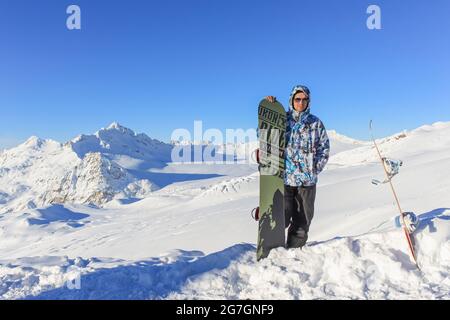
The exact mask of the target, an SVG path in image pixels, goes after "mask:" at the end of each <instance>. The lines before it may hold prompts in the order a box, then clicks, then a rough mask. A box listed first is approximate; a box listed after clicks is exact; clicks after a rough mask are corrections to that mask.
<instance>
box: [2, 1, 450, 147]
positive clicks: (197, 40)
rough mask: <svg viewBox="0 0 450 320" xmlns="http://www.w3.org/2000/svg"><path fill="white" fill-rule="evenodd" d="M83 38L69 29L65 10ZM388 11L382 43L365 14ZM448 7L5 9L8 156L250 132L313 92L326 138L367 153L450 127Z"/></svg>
mask: <svg viewBox="0 0 450 320" xmlns="http://www.w3.org/2000/svg"><path fill="white" fill-rule="evenodd" d="M70 4H77V5H79V6H80V7H81V10H82V30H80V31H69V30H68V29H67V28H66V18H67V16H68V15H67V14H66V8H67V6H68V5H70ZM370 4H377V5H379V6H380V7H381V14H382V16H381V19H382V30H372V31H371V30H368V29H367V27H366V19H367V17H368V15H367V14H366V9H367V7H368V6H369V5H370ZM449 13H450V1H448V0H434V1H412V0H410V1H400V0H398V1H394V0H389V1H379V0H374V1H365V0H345V1H334V0H333V1H332V0H330V1H323V0H319V1H318V0H314V1H313V0H311V1H304V0H283V1H275V0H270V1H269V0H245V1H244V0H178V1H174V0H158V1H157V0H149V1H144V0H141V1H138V0H128V1H122V0H114V1H106V0H102V1H100V0H71V1H64V0H40V1H24V0H0V110H1V112H0V148H1V147H6V146H11V145H13V144H15V143H16V142H19V141H21V140H24V139H26V138H27V137H29V136H30V135H37V136H39V137H42V138H52V139H56V140H59V141H66V140H68V139H70V138H72V137H74V136H75V135H77V134H78V133H92V132H95V131H96V130H98V129H99V128H101V127H104V126H107V125H108V124H109V123H111V122H112V121H118V122H120V123H121V124H123V125H125V126H127V127H130V128H132V129H134V130H136V131H138V132H145V133H147V134H148V135H150V136H151V137H154V138H158V139H161V140H164V141H168V140H169V138H170V134H171V132H172V130H173V129H175V128H187V129H192V128H193V121H194V120H203V121H204V127H205V128H219V129H221V130H224V129H225V128H244V129H248V128H252V127H255V125H256V109H257V104H258V102H259V100H260V98H261V97H263V96H264V95H269V94H271V95H275V96H277V97H278V99H279V100H280V101H281V102H282V103H283V104H284V105H285V107H287V99H288V94H289V91H290V89H291V88H292V86H293V85H295V84H300V83H301V84H306V85H308V86H309V87H310V88H311V91H312V112H313V113H314V114H316V115H318V116H319V117H320V118H321V119H322V120H323V121H324V123H325V125H326V127H327V128H328V129H336V130H337V131H338V132H341V133H343V134H346V135H349V136H352V137H355V138H360V139H367V138H368V134H367V126H368V121H369V119H370V118H373V119H374V121H375V124H376V128H377V135H379V136H382V135H387V134H392V133H395V132H398V131H401V130H403V129H413V128H415V127H417V126H420V125H422V124H425V123H432V122H435V121H450V59H449V58H450V37H449V31H450V19H449V18H448V15H449Z"/></svg>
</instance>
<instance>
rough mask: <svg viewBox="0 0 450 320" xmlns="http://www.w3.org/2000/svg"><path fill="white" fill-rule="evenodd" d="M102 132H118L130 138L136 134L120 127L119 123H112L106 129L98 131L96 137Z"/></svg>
mask: <svg viewBox="0 0 450 320" xmlns="http://www.w3.org/2000/svg"><path fill="white" fill-rule="evenodd" d="M103 131H117V132H120V133H122V134H127V135H130V136H136V132H134V131H133V130H131V129H129V128H127V127H124V126H122V125H121V124H120V123H118V122H116V121H114V122H113V123H111V124H110V125H109V126H108V127H107V128H106V129H104V128H103V129H101V130H100V131H98V132H96V135H97V136H98V135H99V134H101V132H103Z"/></svg>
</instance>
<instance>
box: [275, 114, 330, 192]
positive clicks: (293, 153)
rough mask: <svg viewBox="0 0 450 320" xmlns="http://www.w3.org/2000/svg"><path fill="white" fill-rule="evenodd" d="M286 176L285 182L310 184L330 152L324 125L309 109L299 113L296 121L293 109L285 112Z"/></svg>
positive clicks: (314, 179) (313, 182) (321, 168)
mask: <svg viewBox="0 0 450 320" xmlns="http://www.w3.org/2000/svg"><path fill="white" fill-rule="evenodd" d="M285 152H286V155H285V164H286V166H285V168H286V171H285V179H284V184H285V185H288V186H297V187H298V186H313V185H315V184H316V183H317V176H318V175H319V173H320V172H321V171H322V170H323V169H324V168H325V165H326V164H327V162H328V158H329V155H330V141H329V139H328V135H327V131H326V130H325V126H324V125H323V123H322V121H320V119H319V118H317V117H316V116H314V115H312V114H311V113H310V107H308V108H307V109H306V110H305V111H303V112H302V113H300V117H299V119H298V121H296V120H295V119H294V115H293V110H292V107H291V109H290V110H289V111H288V112H287V124H286V151H285Z"/></svg>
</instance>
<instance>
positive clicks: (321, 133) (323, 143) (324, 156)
mask: <svg viewBox="0 0 450 320" xmlns="http://www.w3.org/2000/svg"><path fill="white" fill-rule="evenodd" d="M329 157H330V140H329V139H328V135H327V130H325V126H324V125H323V123H322V121H319V126H318V139H317V144H316V154H315V156H314V163H315V169H316V174H319V173H321V172H322V170H323V169H324V168H325V165H326V164H327V162H328V159H329Z"/></svg>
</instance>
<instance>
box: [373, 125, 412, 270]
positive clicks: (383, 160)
mask: <svg viewBox="0 0 450 320" xmlns="http://www.w3.org/2000/svg"><path fill="white" fill-rule="evenodd" d="M369 130H370V134H371V136H372V141H373V144H374V145H375V149H376V150H377V154H378V157H379V158H380V161H381V163H382V165H383V169H384V172H385V174H386V180H385V181H387V182H388V183H389V185H390V187H391V190H392V193H393V195H394V198H395V202H396V204H397V207H398V210H399V211H400V220H401V222H402V227H403V232H404V234H405V238H406V241H407V242H408V247H409V251H410V253H411V257H412V259H413V261H414V264H415V265H416V267H417V268H418V269H419V270H420V267H419V264H418V262H417V256H416V250H415V248H414V237H413V234H412V232H410V231H409V229H408V227H407V225H406V222H405V215H406V214H407V213H406V212H403V210H402V208H401V206H400V201H399V200H398V197H397V193H396V192H395V189H394V185H393V184H392V177H393V176H392V175H391V174H390V171H389V168H388V162H387V161H386V160H387V159H386V158H384V157H383V156H382V154H381V151H380V149H379V148H378V145H377V142H376V141H375V138H374V136H373V129H372V120H370V123H369Z"/></svg>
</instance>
